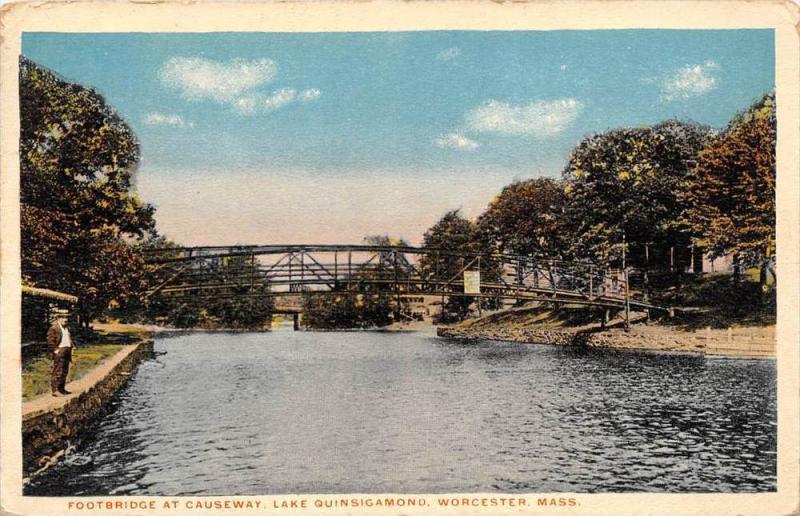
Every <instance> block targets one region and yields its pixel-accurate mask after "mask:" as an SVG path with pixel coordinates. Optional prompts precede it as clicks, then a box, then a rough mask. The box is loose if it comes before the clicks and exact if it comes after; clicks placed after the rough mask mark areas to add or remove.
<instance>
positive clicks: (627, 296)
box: [622, 231, 631, 331]
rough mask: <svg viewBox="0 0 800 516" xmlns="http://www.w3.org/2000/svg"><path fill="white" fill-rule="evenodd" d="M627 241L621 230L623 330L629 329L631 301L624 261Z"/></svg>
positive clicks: (626, 268) (626, 267)
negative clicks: (623, 294) (623, 295)
mask: <svg viewBox="0 0 800 516" xmlns="http://www.w3.org/2000/svg"><path fill="white" fill-rule="evenodd" d="M627 248H628V242H627V240H626V239H625V231H623V232H622V274H623V279H624V281H625V331H630V329H631V303H630V293H629V290H630V289H629V288H628V287H629V285H628V265H627V263H626V261H625V258H626V253H627Z"/></svg>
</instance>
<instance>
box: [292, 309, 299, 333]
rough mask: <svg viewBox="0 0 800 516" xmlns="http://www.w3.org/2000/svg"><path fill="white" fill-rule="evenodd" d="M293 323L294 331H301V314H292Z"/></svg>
mask: <svg viewBox="0 0 800 516" xmlns="http://www.w3.org/2000/svg"><path fill="white" fill-rule="evenodd" d="M292 322H293V323H294V331H300V322H301V321H300V313H299V312H295V313H294V314H292Z"/></svg>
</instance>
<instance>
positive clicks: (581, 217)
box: [563, 120, 713, 265]
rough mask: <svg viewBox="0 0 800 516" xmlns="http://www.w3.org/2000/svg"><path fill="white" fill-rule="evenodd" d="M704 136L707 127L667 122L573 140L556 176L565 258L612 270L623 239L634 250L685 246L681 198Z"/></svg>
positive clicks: (638, 259)
mask: <svg viewBox="0 0 800 516" xmlns="http://www.w3.org/2000/svg"><path fill="white" fill-rule="evenodd" d="M712 134H713V132H712V131H711V130H710V129H709V128H707V127H703V126H699V125H696V124H691V123H685V122H680V121H675V120H671V121H667V122H664V123H661V124H658V125H655V126H652V127H642V128H635V129H615V130H613V131H609V132H606V133H603V134H598V135H594V136H590V137H588V138H586V139H584V140H583V141H581V142H580V143H579V144H578V146H577V147H575V149H574V150H573V151H572V154H571V155H570V159H569V162H568V163H567V166H566V168H565V170H564V173H563V176H564V181H565V192H566V194H567V196H568V199H567V202H566V206H567V209H566V213H567V216H568V217H569V218H570V219H571V221H573V223H574V224H575V231H574V233H573V234H572V235H571V237H572V240H573V246H572V252H573V253H574V254H575V255H576V256H578V257H581V258H590V259H594V260H598V261H600V262H606V263H608V262H614V263H617V264H618V263H619V261H620V258H621V254H622V253H621V251H622V240H623V235H625V237H626V238H627V242H628V243H629V244H632V245H633V246H634V247H638V248H639V249H641V248H642V247H644V246H645V245H646V244H650V243H655V244H656V246H661V247H666V248H669V247H673V246H674V247H679V248H686V247H688V245H689V243H690V234H689V232H687V231H685V229H684V228H682V227H680V225H679V221H680V218H681V213H682V212H683V200H682V199H683V197H682V192H685V191H686V189H687V188H689V182H688V178H689V174H690V170H691V168H692V166H693V164H694V162H695V160H696V159H697V154H698V152H699V151H700V150H701V149H702V148H703V147H705V145H706V143H707V142H708V140H709V138H710V137H711V136H712ZM631 258H632V260H631ZM630 261H632V262H633V263H634V265H637V264H639V265H642V264H643V261H644V257H643V253H639V254H638V255H635V256H632V257H631V256H630V255H629V262H630ZM637 262H638V263H637Z"/></svg>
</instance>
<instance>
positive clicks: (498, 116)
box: [466, 98, 583, 137]
mask: <svg viewBox="0 0 800 516" xmlns="http://www.w3.org/2000/svg"><path fill="white" fill-rule="evenodd" d="M582 109H583V104H582V103H581V102H580V101H578V100H576V99H573V98H563V99H556V100H542V101H537V102H530V103H528V104H521V105H514V104H510V103H508V102H503V101H499V100H488V101H486V102H484V103H483V104H481V105H480V106H478V107H476V108H475V109H473V110H471V111H469V112H468V113H467V115H466V122H467V127H468V128H469V129H470V130H473V131H477V132H493V133H499V134H506V135H534V136H539V137H544V136H554V135H556V134H558V133H560V132H561V131H563V130H564V129H566V128H567V127H568V126H569V125H570V124H572V123H573V122H574V121H575V119H577V118H578V115H579V114H580V112H581V110H582Z"/></svg>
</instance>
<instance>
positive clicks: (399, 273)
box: [145, 244, 668, 311]
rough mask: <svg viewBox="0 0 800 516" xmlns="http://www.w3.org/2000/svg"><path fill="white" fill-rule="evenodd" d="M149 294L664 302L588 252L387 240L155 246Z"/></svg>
mask: <svg viewBox="0 0 800 516" xmlns="http://www.w3.org/2000/svg"><path fill="white" fill-rule="evenodd" d="M145 260H146V261H147V263H148V264H150V266H151V268H152V270H153V273H154V274H158V277H159V279H160V281H159V282H157V286H155V287H154V288H153V289H151V290H150V292H149V293H148V296H152V295H154V294H157V293H161V294H162V295H174V296H186V297H192V298H197V297H202V296H208V295H213V296H214V297H225V296H234V297H241V296H265V297H287V296H293V295H294V296H295V297H296V295H297V294H302V293H313V294H325V293H328V294H339V295H341V294H348V293H352V294H364V293H379V292H380V293H383V294H390V295H395V296H397V298H398V300H399V299H400V297H401V296H409V295H426V296H467V297H472V298H476V299H478V298H489V299H507V300H518V301H544V302H553V303H571V304H579V305H587V306H597V307H605V308H610V309H614V308H617V309H624V308H628V309H633V310H642V311H648V310H668V309H666V308H664V307H659V306H655V305H651V304H650V303H648V302H647V301H646V299H644V295H643V293H642V292H639V291H636V290H632V289H631V288H630V286H629V281H628V274H627V271H626V270H624V269H610V268H605V267H600V266H598V265H596V264H593V263H589V262H579V261H561V260H549V259H541V258H534V257H528V256H518V255H510V254H476V253H469V252H464V253H459V252H452V251H444V250H440V249H433V248H426V247H412V246H388V245H330V244H328V245H236V246H204V247H173V248H157V249H148V250H146V251H145Z"/></svg>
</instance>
